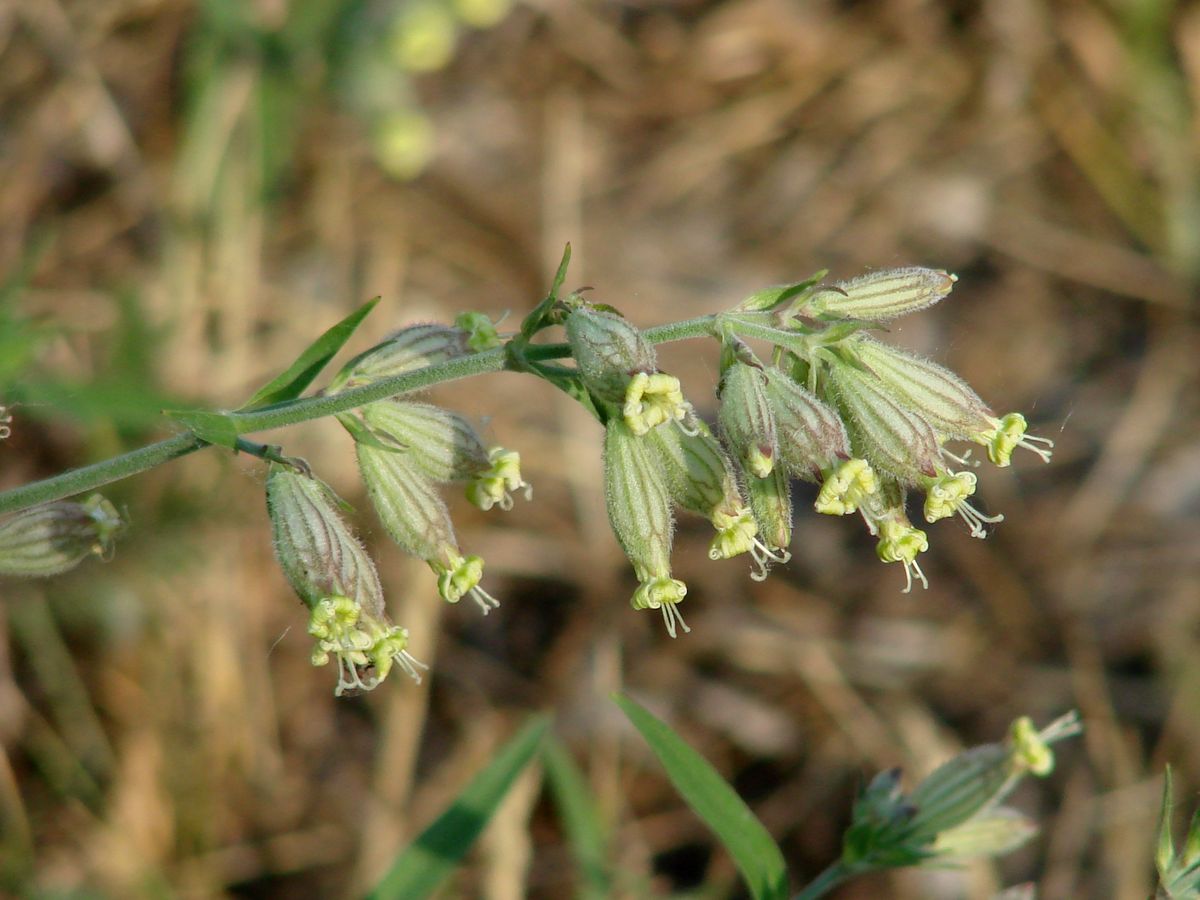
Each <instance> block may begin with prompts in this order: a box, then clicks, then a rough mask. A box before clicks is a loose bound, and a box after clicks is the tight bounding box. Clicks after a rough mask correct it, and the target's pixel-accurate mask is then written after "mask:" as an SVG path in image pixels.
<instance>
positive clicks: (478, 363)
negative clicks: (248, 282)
mask: <svg viewBox="0 0 1200 900" xmlns="http://www.w3.org/2000/svg"><path fill="white" fill-rule="evenodd" d="M715 320H716V317H715V316H700V317H698V318H695V319H687V320H685V321H682V322H672V323H670V324H667V325H660V326H658V327H656V328H650V329H648V330H647V331H646V332H645V334H646V338H647V339H648V340H649V341H650V342H651V343H654V344H663V343H667V342H668V341H682V340H687V339H689V338H697V337H704V336H706V335H709V334H711V333H712V329H713V324H714V322H715ZM525 355H526V357H527V358H529V359H532V360H547V359H563V358H566V357H569V356H570V355H571V349H570V347H569V346H567V345H566V344H534V345H531V346H529V347H527V348H526V350H525ZM505 367H506V359H505V353H504V348H503V347H497V348H496V349H494V350H485V351H483V352H482V353H474V354H472V355H470V356H462V357H459V358H457V359H452V360H449V361H447V362H444V363H438V364H437V365H433V366H426V367H424V368H422V369H415V370H413V371H412V372H404V373H403V374H400V375H393V376H391V377H390V378H382V379H380V380H379V381H376V382H374V383H372V384H367V385H363V386H362V387H357V388H352V389H351V390H348V391H343V392H341V393H337V394H328V395H319V396H315V397H305V398H303V399H299V400H289V401H287V402H286V403H277V404H274V405H273V406H265V407H262V408H260V409H251V410H245V411H234V412H228V413H225V415H227V416H228V417H229V418H230V419H231V420H232V421H233V423H234V426H235V428H236V430H237V433H238V434H239V435H242V434H251V433H253V432H256V431H267V430H269V429H272V428H283V427H286V426H288V425H298V424H300V423H301V422H308V421H311V420H313V419H320V418H324V417H325V416H332V415H335V414H337V413H341V412H348V411H349V410H352V409H356V408H358V407H360V406H365V405H366V404H368V403H374V402H375V401H377V400H384V399H386V398H388V397H395V396H397V395H398V394H410V393H413V392H414V391H419V390H424V389H425V388H430V387H433V386H434V385H437V384H443V383H445V382H447V381H456V380H457V379H460V378H470V377H471V376H474V375H484V374H487V373H489V372H499V371H502V370H503V369H505ZM208 446H211V445H210V444H208V443H206V442H205V441H203V440H201V439H200V438H198V437H197V436H196V435H195V434H194V433H192V432H191V431H183V432H180V433H179V434H176V435H173V436H172V437H169V438H166V439H165V440H161V441H158V442H156V443H153V444H148V445H147V446H145V447H140V448H138V449H137V450H131V451H130V452H128V453H123V454H121V455H120V456H114V457H113V458H111V459H106V460H103V461H101V462H98V463H93V464H92V465H89V466H82V467H81V468H78V469H71V470H70V471H67V472H63V473H62V474H61V475H55V476H54V477H52V478H46V479H43V480H41V481H35V482H32V483H30V484H26V485H22V486H21V487H17V488H13V489H11V490H8V491H4V492H0V514H3V513H6V512H14V511H18V510H22V509H27V508H29V507H31V506H37V505H38V504H39V503H49V502H51V501H53V500H61V499H63V498H64V497H70V496H72V495H74V494H80V493H83V492H84V491H90V490H94V489H95V488H98V487H100V486H102V485H105V484H110V483H111V482H114V481H120V480H122V479H124V478H128V477H130V476H131V475H137V474H138V473H140V472H145V471H148V470H150V469H153V468H155V467H156V466H160V465H162V464H163V463H165V462H170V461H171V460H173V459H178V458H179V457H181V456H186V455H187V454H189V453H193V452H195V451H196V450H200V449H201V448H203V447H208Z"/></svg>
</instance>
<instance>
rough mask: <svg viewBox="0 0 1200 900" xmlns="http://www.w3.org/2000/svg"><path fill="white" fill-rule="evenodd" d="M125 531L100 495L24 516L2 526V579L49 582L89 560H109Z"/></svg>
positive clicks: (59, 503) (30, 511) (35, 509)
mask: <svg viewBox="0 0 1200 900" xmlns="http://www.w3.org/2000/svg"><path fill="white" fill-rule="evenodd" d="M123 527H124V522H122V521H121V517H120V515H118V513H117V511H116V509H115V508H114V507H113V505H112V504H111V503H109V502H108V501H107V500H106V499H104V497H102V496H101V495H100V494H93V495H92V496H90V497H88V498H87V499H86V500H84V501H83V502H82V503H76V502H73V501H68V500H60V501H56V502H54V503H44V504H42V505H41V506H34V507H32V508H31V509H26V510H22V511H21V512H19V513H16V514H15V515H12V516H10V517H8V518H7V519H4V520H3V521H0V575H18V576H24V577H27V578H48V577H50V576H51V575H60V574H62V573H63V572H67V571H69V570H71V569H73V568H75V567H76V566H77V565H79V564H80V563H81V562H83V561H84V560H85V559H87V558H88V557H89V556H98V557H100V558H101V559H104V558H107V557H108V556H109V555H110V554H111V553H112V548H113V542H114V539H115V538H116V535H117V533H118V532H119V531H120V530H121V529H122V528H123Z"/></svg>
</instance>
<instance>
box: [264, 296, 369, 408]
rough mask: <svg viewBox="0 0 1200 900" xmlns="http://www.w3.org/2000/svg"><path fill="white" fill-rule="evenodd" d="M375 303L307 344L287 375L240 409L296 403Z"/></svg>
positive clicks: (361, 307)
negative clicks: (290, 401)
mask: <svg viewBox="0 0 1200 900" xmlns="http://www.w3.org/2000/svg"><path fill="white" fill-rule="evenodd" d="M378 302H379V298H378V297H376V298H374V299H373V300H368V301H367V302H366V303H364V304H363V305H362V306H360V307H359V308H358V309H356V310H355V311H354V312H352V313H350V315H348V316H346V318H344V319H342V321H340V322H338V323H337V324H336V325H334V326H333V327H332V328H330V329H329V330H328V331H326V332H325V333H324V334H322V335H321V336H320V337H319V338H317V339H316V340H315V341H313V342H312V343H311V344H309V345H308V349H306V350H305V351H304V352H303V353H301V354H300V355H299V356H298V357H296V361H295V362H294V363H292V364H291V365H290V366H288V369H287V371H286V372H284V373H283V374H282V375H280V376H278V377H277V378H273V379H271V381H269V382H268V383H267V384H265V385H263V386H262V387H261V388H259V389H258V390H257V391H256V392H255V394H254V396H253V397H251V398H250V399H249V400H247V401H246V403H245V404H244V405H243V406H242V409H254V408H256V407H259V406H269V405H270V404H272V403H283V402H284V401H286V400H295V399H296V398H297V397H299V396H300V395H301V394H303V393H304V391H305V389H306V388H307V387H308V386H309V385H310V384H312V383H313V381H314V380H315V379H316V377H317V376H318V375H320V374H321V370H322V369H324V368H325V366H326V365H327V364H328V363H329V361H330V360H331V359H333V357H334V356H336V355H337V352H338V351H339V350H341V349H342V347H343V346H344V345H345V343H346V341H348V340H350V336H351V335H353V334H354V332H355V331H356V330H357V329H358V326H359V325H361V324H362V321H363V319H365V318H366V317H367V314H368V313H370V312H371V310H373V309H374V308H375V304H377V303H378Z"/></svg>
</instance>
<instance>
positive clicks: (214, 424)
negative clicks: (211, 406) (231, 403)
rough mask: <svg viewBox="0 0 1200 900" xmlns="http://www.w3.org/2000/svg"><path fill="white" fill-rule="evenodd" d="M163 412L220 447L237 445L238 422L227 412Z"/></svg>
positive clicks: (176, 410)
mask: <svg viewBox="0 0 1200 900" xmlns="http://www.w3.org/2000/svg"><path fill="white" fill-rule="evenodd" d="M163 414H164V415H166V416H168V417H169V418H172V419H174V420H175V421H176V422H179V423H181V424H183V425H186V426H187V427H188V428H190V429H191V431H192V433H193V434H195V435H196V437H198V438H200V440H202V441H206V442H207V443H209V444H215V445H216V446H218V447H228V448H229V449H230V450H233V449H235V448H236V447H237V440H238V430H237V423H236V422H235V421H234V420H233V419H232V418H230V417H229V416H228V415H226V414H225V413H219V412H212V411H211V410H207V409H164V410H163Z"/></svg>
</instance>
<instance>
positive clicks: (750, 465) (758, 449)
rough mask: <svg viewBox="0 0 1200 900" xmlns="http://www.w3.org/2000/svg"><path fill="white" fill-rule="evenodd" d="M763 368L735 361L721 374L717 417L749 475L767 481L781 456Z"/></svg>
mask: <svg viewBox="0 0 1200 900" xmlns="http://www.w3.org/2000/svg"><path fill="white" fill-rule="evenodd" d="M766 386H767V379H766V376H765V375H764V374H763V371H762V369H760V368H758V367H757V366H754V365H750V364H749V363H744V362H739V361H735V362H733V363H732V364H731V365H730V366H729V367H728V368H727V369H726V370H725V372H724V373H723V374H722V375H721V385H720V388H719V390H718V393H719V396H720V398H721V406H720V408H719V409H718V411H717V418H718V420H719V422H720V423H721V430H722V432H723V433H724V435H725V440H726V442H727V443H728V444H729V446H730V448H731V449H732V450H733V454H734V456H735V457H736V458H737V460H738V462H739V463H741V465H742V467H743V468H744V469H745V470H746V473H747V475H751V476H755V477H758V478H766V477H767V476H768V475H770V474H771V471H772V469H773V468H774V467H775V462H776V457H778V455H779V438H778V435H777V432H776V428H775V414H774V412H773V411H772V409H771V404H770V403H769V402H768V400H767V390H766Z"/></svg>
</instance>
